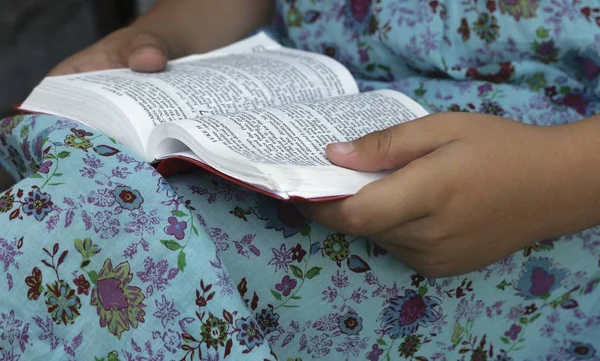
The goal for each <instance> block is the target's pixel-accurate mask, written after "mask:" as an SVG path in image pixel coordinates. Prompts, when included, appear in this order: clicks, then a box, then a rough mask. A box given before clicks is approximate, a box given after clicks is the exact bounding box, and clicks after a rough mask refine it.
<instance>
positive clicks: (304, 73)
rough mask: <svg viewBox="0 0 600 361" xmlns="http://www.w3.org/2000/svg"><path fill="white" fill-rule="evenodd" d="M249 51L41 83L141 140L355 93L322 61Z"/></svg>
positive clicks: (335, 66) (344, 76) (343, 72)
mask: <svg viewBox="0 0 600 361" xmlns="http://www.w3.org/2000/svg"><path fill="white" fill-rule="evenodd" d="M265 48H266V49H267V50H264V49H265ZM251 50H252V51H253V52H248V53H236V54H225V55H223V53H220V55H218V56H194V57H192V58H190V59H181V60H179V61H176V62H173V63H170V64H169V65H168V68H167V70H166V71H164V72H161V73H152V74H143V73H135V72H132V71H129V70H111V71H103V72H94V73H88V74H79V75H72V76H68V77H57V78H48V79H47V80H45V81H44V82H45V83H46V86H54V87H62V88H70V89H77V91H78V92H80V93H81V92H86V91H87V92H91V93H92V94H96V95H100V96H101V97H102V98H105V99H108V100H109V101H110V102H111V103H114V104H115V105H116V106H117V107H118V108H119V109H121V110H122V111H123V112H124V113H125V114H126V115H127V117H128V118H129V119H130V121H131V122H132V123H133V125H134V127H135V129H137V130H138V132H139V133H140V137H141V138H142V139H147V137H148V136H149V133H150V131H151V130H152V129H153V128H154V127H155V126H156V125H158V124H160V123H165V122H172V121H175V120H181V119H189V118H196V117H198V116H203V115H207V114H228V113H236V112H239V111H243V110H247V109H256V108H263V107H268V106H277V105H281V104H288V103H296V102H306V101H311V100H314V99H321V98H328V97H335V96H339V95H342V94H352V93H356V92H358V88H357V86H356V83H355V82H354V80H353V78H352V76H351V74H350V73H349V72H348V70H347V69H345V68H344V67H343V66H342V65H341V64H339V63H338V62H337V61H335V60H334V59H331V58H329V57H326V56H324V55H319V54H312V53H308V52H304V51H299V50H292V49H285V48H281V47H278V48H275V49H274V48H273V46H256V44H255V46H253V47H251ZM256 50H259V51H256ZM43 85H44V84H42V86H43ZM77 120H80V119H77ZM83 122H85V121H83ZM90 125H91V126H94V127H98V125H97V124H90ZM99 129H100V128H99ZM100 130H102V131H104V129H100Z"/></svg>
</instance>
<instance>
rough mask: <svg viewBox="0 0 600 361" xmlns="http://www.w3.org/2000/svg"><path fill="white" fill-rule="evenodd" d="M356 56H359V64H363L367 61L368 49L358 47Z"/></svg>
mask: <svg viewBox="0 0 600 361" xmlns="http://www.w3.org/2000/svg"><path fill="white" fill-rule="evenodd" d="M358 57H359V60H360V62H361V64H365V63H367V62H369V49H366V48H362V49H358Z"/></svg>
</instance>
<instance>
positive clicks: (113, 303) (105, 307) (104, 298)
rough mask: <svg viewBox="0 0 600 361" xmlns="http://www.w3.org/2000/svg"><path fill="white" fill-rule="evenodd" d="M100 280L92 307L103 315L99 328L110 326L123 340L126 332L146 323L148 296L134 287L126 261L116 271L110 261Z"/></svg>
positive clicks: (105, 263) (101, 271) (103, 267)
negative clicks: (122, 336)
mask: <svg viewBox="0 0 600 361" xmlns="http://www.w3.org/2000/svg"><path fill="white" fill-rule="evenodd" d="M97 277H98V278H97V280H96V286H95V287H94V289H93V290H92V292H91V295H90V304H91V305H92V306H95V307H96V311H97V313H98V316H100V327H107V328H108V331H109V332H110V333H112V334H113V335H115V336H117V337H119V338H120V337H121V334H122V333H123V332H124V331H127V330H129V329H130V328H137V327H138V324H139V323H141V322H144V315H145V314H146V311H145V310H144V309H145V307H146V305H145V304H144V303H143V301H144V299H145V296H144V294H143V293H142V290H141V289H140V288H139V287H136V286H133V285H132V284H131V281H132V280H133V275H132V274H131V272H130V267H129V263H127V262H124V263H120V264H118V265H117V266H116V267H114V268H113V265H112V261H111V260H110V259H107V260H106V261H105V262H104V265H103V266H102V269H101V270H100V272H98V276H97Z"/></svg>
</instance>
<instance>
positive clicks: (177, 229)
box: [165, 217, 187, 240]
mask: <svg viewBox="0 0 600 361" xmlns="http://www.w3.org/2000/svg"><path fill="white" fill-rule="evenodd" d="M167 221H168V222H169V225H168V226H167V227H165V233H166V234H168V235H169V236H173V237H175V238H176V239H178V240H182V239H184V238H185V230H186V228H187V222H186V221H179V220H178V219H177V218H175V217H169V219H168V220H167Z"/></svg>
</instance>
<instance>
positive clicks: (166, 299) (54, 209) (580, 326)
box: [0, 0, 600, 361]
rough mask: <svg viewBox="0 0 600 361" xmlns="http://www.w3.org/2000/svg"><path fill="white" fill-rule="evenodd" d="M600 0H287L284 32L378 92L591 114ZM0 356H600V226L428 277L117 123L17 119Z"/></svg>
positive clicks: (6, 130) (3, 241) (9, 150)
mask: <svg viewBox="0 0 600 361" xmlns="http://www.w3.org/2000/svg"><path fill="white" fill-rule="evenodd" d="M599 24H600V4H598V3H597V2H594V1H584V0H530V1H525V0H487V1H486V0H448V1H442V0H351V1H324V0H286V1H281V2H279V3H278V10H277V12H276V16H275V20H274V26H273V28H272V31H273V33H274V34H276V36H277V37H278V38H279V40H281V42H282V43H284V44H285V45H287V46H293V47H297V48H302V49H307V50H310V51H315V52H322V53H325V54H328V55H330V56H332V57H335V58H336V59H338V60H339V61H341V62H342V63H344V64H345V65H346V66H347V67H348V68H349V69H350V70H351V71H352V72H353V74H354V75H355V76H356V78H357V80H358V81H359V83H360V86H361V88H362V89H363V90H370V89H375V88H393V89H397V90H400V91H402V92H404V93H406V94H407V95H409V96H411V97H413V98H415V99H417V100H418V101H419V102H420V103H421V104H423V105H424V106H426V107H427V108H428V109H429V110H431V111H433V112H439V111H467V112H482V113H491V114H497V115H500V116H504V117H508V118H512V119H515V120H519V121H523V122H527V123H531V124H539V125H555V124H562V123H567V122H572V121H576V120H579V119H582V118H583V117H585V116H589V115H592V114H595V113H596V112H597V108H598V106H599V104H600V102H599V101H598V95H599V93H598V74H599V73H600V28H599ZM0 158H1V162H2V164H3V165H4V166H5V167H6V168H7V169H9V170H10V171H11V172H12V173H13V174H15V176H18V178H19V179H21V181H20V182H19V183H18V184H16V185H15V186H14V187H13V188H11V189H9V190H6V191H5V192H2V193H0V229H1V230H2V231H1V232H0V268H2V270H3V274H2V275H0V297H1V298H0V360H1V361H8V360H10V361H17V360H19V361H34V360H90V361H96V360H104V361H117V360H120V361H125V360H128V361H133V360H135V361H142V360H153V361H159V360H160V361H163V360H164V361H166V360H211V361H217V360H219V361H220V360H234V361H238V360H249V361H258V360H260V361H263V360H272V361H273V360H282V361H299V360H304V361H307V360H334V361H341V360H368V361H388V360H419V361H424V360H430V361H435V360H440V361H441V360H495V361H508V360H515V361H516V360H600V287H598V284H599V283H600V273H599V271H600V264H599V261H600V228H592V229H588V230H585V231H583V232H580V233H577V234H573V235H569V236H565V237H562V238H560V239H547V240H540V241H539V242H538V243H535V244H533V245H531V246H529V247H527V248H525V249H523V250H520V251H519V252H517V253H515V254H513V255H511V256H510V257H507V258H506V259H504V260H502V261H500V262H498V263H496V264H493V265H490V266H488V267H486V268H484V269H481V270H479V271H477V272H473V273H470V274H465V275H462V276H459V277H452V278H444V279H425V278H424V277H422V276H421V275H419V274H417V273H415V271H413V270H412V269H410V268H408V267H407V266H405V265H403V264H402V263H400V262H399V261H398V260H397V259H395V258H394V257H393V256H391V255H390V254H388V253H387V252H386V251H385V250H384V249H382V248H381V247H379V246H377V245H376V244H374V243H373V242H371V241H370V240H368V239H364V238H360V237H359V238H356V237H349V236H346V235H343V234H339V233H336V232H333V231H331V230H329V229H326V228H324V227H322V226H320V225H318V224H315V223H310V222H308V221H307V220H306V219H304V218H303V217H302V216H301V215H300V214H298V212H296V211H295V209H294V208H293V207H292V206H290V205H289V204H284V203H279V202H277V201H274V200H272V199H268V198H265V197H263V196H260V195H258V194H255V193H252V192H250V191H247V190H245V189H242V188H239V187H237V186H235V185H232V184H231V183H229V182H227V181H224V180H221V179H219V178H216V177H214V176H211V175H209V174H207V173H205V172H201V171H194V172H190V173H182V174H178V175H175V176H172V177H169V178H168V179H165V178H163V177H161V176H160V175H159V174H157V173H156V172H155V170H154V169H153V168H152V167H151V166H149V165H148V164H145V163H144V162H143V161H141V160H140V159H139V158H137V157H136V156H135V155H133V154H132V153H130V152H129V151H128V150H127V149H125V148H124V147H122V146H121V145H120V144H117V143H116V142H115V141H114V140H113V139H111V138H109V137H108V136H106V135H103V134H100V133H98V132H96V131H93V130H91V129H88V128H86V127H84V126H81V125H79V124H77V123H75V122H73V121H71V120H68V119H62V118H56V117H51V116H44V115H35V116H22V115H19V116H15V117H11V118H6V119H4V120H2V121H1V122H0Z"/></svg>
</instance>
